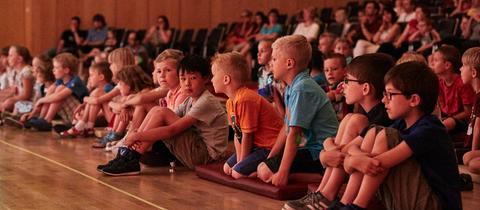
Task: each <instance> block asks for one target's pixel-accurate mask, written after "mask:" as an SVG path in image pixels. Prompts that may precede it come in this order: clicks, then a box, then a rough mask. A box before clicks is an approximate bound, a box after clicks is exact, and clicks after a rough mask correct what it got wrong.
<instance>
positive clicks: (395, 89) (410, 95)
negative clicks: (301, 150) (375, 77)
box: [340, 62, 462, 210]
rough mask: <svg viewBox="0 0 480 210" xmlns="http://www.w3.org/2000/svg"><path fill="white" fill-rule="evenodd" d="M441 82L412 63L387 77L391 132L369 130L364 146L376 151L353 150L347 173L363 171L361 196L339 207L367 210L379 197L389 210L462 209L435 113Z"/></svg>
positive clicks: (446, 144) (453, 160) (447, 143)
mask: <svg viewBox="0 0 480 210" xmlns="http://www.w3.org/2000/svg"><path fill="white" fill-rule="evenodd" d="M438 91H439V87H438V79H437V77H436V76H435V74H434V73H433V72H432V71H431V70H430V68H428V66H427V65H425V64H423V63H419V62H407V63H402V64H400V65H397V66H395V67H393V68H392V69H391V70H390V71H389V72H388V73H387V75H386V76H385V92H384V97H383V100H382V101H383V102H384V104H385V108H387V113H388V117H389V118H391V119H395V120H396V121H395V122H394V123H393V124H392V125H391V126H390V127H388V128H386V127H381V126H377V127H375V128H372V129H370V130H369V131H368V133H367V136H366V138H365V140H364V143H367V144H373V149H372V151H371V152H366V151H363V150H359V149H358V148H355V147H351V148H350V149H349V151H348V153H349V156H347V157H346V158H345V162H344V167H345V170H346V171H347V172H348V173H361V174H363V178H362V179H361V180H358V182H356V183H349V185H350V184H352V185H356V186H358V193H357V194H356V195H355V196H353V197H352V198H350V199H345V200H344V199H343V198H342V203H343V204H347V206H344V207H342V208H340V209H342V210H352V209H366V208H367V206H368V204H369V202H370V200H371V199H372V198H374V197H375V195H377V197H378V198H379V200H381V201H382V203H383V204H384V206H385V207H386V209H432V210H435V209H452V210H459V209H462V200H461V195H460V190H459V187H460V182H459V181H460V176H459V174H458V166H457V161H456V157H455V153H454V151H453V145H452V142H451V141H450V139H449V137H448V134H447V131H446V129H445V127H444V126H443V124H442V122H441V121H440V120H439V119H438V118H437V117H436V116H433V115H431V114H430V113H432V111H433V110H434V108H435V105H436V101H437V96H438Z"/></svg>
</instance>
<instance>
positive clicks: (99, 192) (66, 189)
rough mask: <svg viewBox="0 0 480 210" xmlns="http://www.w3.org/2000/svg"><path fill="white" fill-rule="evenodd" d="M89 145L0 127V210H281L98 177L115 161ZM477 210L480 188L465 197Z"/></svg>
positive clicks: (185, 181) (198, 188) (180, 181)
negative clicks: (101, 169) (99, 168)
mask: <svg viewBox="0 0 480 210" xmlns="http://www.w3.org/2000/svg"><path fill="white" fill-rule="evenodd" d="M92 142H93V139H73V140H59V139H57V138H56V137H55V136H53V135H52V134H51V133H38V132H32V131H22V130H19V129H15V128H11V127H5V126H3V127H0V209H49V210H50V209H249V210H254V209H280V208H281V206H282V205H283V202H282V201H276V200H272V199H270V198H266V197H263V196H259V195H255V194H252V193H248V192H244V191H241V190H236V189H232V188H229V187H225V186H222V185H219V184H216V183H211V182H208V181H205V180H201V179H199V178H198V177H197V176H196V175H195V174H194V172H192V171H188V170H186V169H178V170H177V171H176V172H175V173H173V174H171V173H169V172H168V168H166V167H159V168H150V167H143V168H142V175H141V176H131V177H106V176H103V175H102V174H100V173H98V172H97V171H96V166H97V164H99V163H105V162H107V161H108V160H110V159H111V158H112V157H113V155H112V154H110V153H105V152H103V151H101V150H94V149H92V148H91V147H90V145H91V143H92ZM462 196H463V205H464V209H466V210H468V209H479V207H480V186H479V185H478V184H476V185H475V189H474V191H472V192H467V193H463V194H462Z"/></svg>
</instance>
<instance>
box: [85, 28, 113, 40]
mask: <svg viewBox="0 0 480 210" xmlns="http://www.w3.org/2000/svg"><path fill="white" fill-rule="evenodd" d="M107 34H108V28H107V27H106V26H105V27H103V28H100V29H95V28H91V29H90V30H88V35H87V41H89V42H97V41H102V42H104V41H105V40H107Z"/></svg>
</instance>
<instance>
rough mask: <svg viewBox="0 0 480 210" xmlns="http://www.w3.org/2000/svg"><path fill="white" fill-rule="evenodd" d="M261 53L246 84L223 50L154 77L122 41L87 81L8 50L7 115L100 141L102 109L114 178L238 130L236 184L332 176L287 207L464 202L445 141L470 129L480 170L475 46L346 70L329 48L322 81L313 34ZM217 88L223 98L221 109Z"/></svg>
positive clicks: (163, 65)
mask: <svg viewBox="0 0 480 210" xmlns="http://www.w3.org/2000/svg"><path fill="white" fill-rule="evenodd" d="M259 48H260V49H259V54H258V60H259V62H260V63H261V64H262V65H263V67H262V68H261V70H259V72H258V73H259V81H258V87H254V88H251V87H250V86H251V85H249V83H250V81H249V80H250V79H249V64H248V62H247V60H246V59H245V57H244V56H242V55H241V54H239V53H235V52H232V53H224V54H218V55H216V56H215V57H214V58H213V59H212V62H211V67H210V64H209V63H208V61H207V60H205V59H204V58H202V57H200V56H195V55H187V56H184V55H183V53H182V52H181V51H178V50H173V49H169V50H165V51H163V52H162V53H161V54H160V55H159V56H158V57H157V58H156V59H155V62H154V64H155V71H154V73H153V75H152V76H150V75H147V74H146V73H145V72H144V71H143V70H142V69H141V68H140V67H138V66H136V65H134V64H135V59H134V54H133V52H132V50H131V49H129V48H118V49H116V50H114V51H112V52H111V53H110V54H109V55H108V63H106V62H98V63H95V64H93V65H92V66H91V67H90V69H89V79H88V83H87V85H84V81H82V80H81V79H80V78H79V77H78V76H77V69H78V66H79V61H78V59H77V58H76V57H75V56H73V55H72V54H71V53H61V54H59V55H57V56H55V57H54V58H53V61H50V60H48V57H46V56H37V57H35V58H34V59H33V63H32V64H33V67H30V60H31V57H30V54H29V51H28V49H26V48H25V47H21V46H11V47H10V48H7V49H8V52H7V53H5V52H4V53H2V57H1V62H0V63H1V64H2V65H1V66H0V67H2V68H0V69H1V70H2V71H1V73H2V74H1V75H0V76H1V77H0V81H1V83H0V84H2V86H3V87H5V89H3V90H2V91H1V92H0V94H1V95H0V96H1V98H0V101H2V104H1V105H0V110H1V111H2V115H3V119H2V120H4V121H5V122H6V123H9V124H13V125H17V126H19V127H23V128H29V127H31V128H33V129H35V130H37V131H50V130H52V121H53V120H54V118H55V117H56V115H58V116H60V118H61V119H62V121H63V123H64V124H69V125H71V127H70V128H68V129H63V128H61V127H56V128H55V127H53V129H54V130H55V131H56V133H57V134H58V136H60V137H61V138H74V137H78V136H92V135H93V128H94V124H95V121H96V119H97V118H98V117H99V116H103V117H104V118H106V119H107V121H108V122H110V123H111V126H110V127H111V130H110V132H109V133H108V134H106V135H105V136H103V138H102V139H101V140H100V141H98V142H95V143H94V144H93V147H96V148H104V147H107V148H106V149H108V150H114V151H117V156H116V157H115V158H114V159H113V160H111V161H110V162H108V163H106V164H101V165H98V167H97V169H98V171H99V172H101V173H104V174H106V175H111V176H119V175H134V174H139V173H140V158H141V156H142V154H144V153H146V152H147V151H149V150H151V149H155V150H157V151H161V152H159V154H162V156H165V157H166V156H168V158H173V159H174V160H176V161H178V162H179V163H181V164H183V165H184V166H186V167H188V168H191V169H193V168H194V167H195V166H198V165H203V164H207V163H211V162H214V161H218V160H221V159H223V158H225V157H226V154H225V151H226V148H227V139H228V125H230V126H231V127H232V129H233V130H234V133H235V135H234V145H235V153H234V154H233V155H232V156H230V157H228V159H227V161H226V163H225V165H224V173H226V174H228V175H231V176H232V177H233V178H235V179H238V178H241V177H258V178H259V179H260V180H263V181H264V182H267V183H271V184H273V185H275V186H283V185H286V184H288V177H289V174H291V173H294V172H310V173H321V174H323V179H322V182H321V183H320V185H319V188H318V189H317V190H316V191H315V192H313V193H310V194H308V195H306V197H304V198H302V199H299V200H294V201H289V202H287V203H285V206H284V208H286V209H305V208H313V209H321V208H326V207H328V206H330V207H331V208H333V209H363V208H366V207H367V206H368V204H369V202H370V200H371V199H372V198H373V197H375V192H378V196H380V198H381V200H382V201H384V205H385V207H386V208H387V209H414V208H417V207H418V206H421V208H423V209H461V197H460V187H461V181H462V179H461V178H460V176H459V171H458V167H457V161H456V157H455V154H454V150H453V146H452V141H451V139H450V138H449V136H451V135H454V134H456V133H465V134H467V135H468V138H469V140H470V142H471V144H472V151H471V152H468V153H467V154H465V156H464V163H465V164H466V165H467V167H468V168H469V170H471V171H472V172H474V173H478V172H479V168H480V167H479V160H480V158H479V155H478V154H479V152H478V139H479V136H478V130H479V129H478V126H477V123H476V113H477V112H478V111H477V110H478V97H477V96H476V95H475V93H478V84H479V82H480V81H479V80H478V76H477V71H478V69H479V65H480V58H479V57H478V56H479V55H480V48H478V47H475V48H471V49H469V50H467V51H466V52H465V53H464V54H463V56H462V57H461V54H460V53H459V51H458V50H457V49H455V48H454V47H452V46H448V45H446V46H442V47H440V48H439V49H438V51H436V52H435V53H434V54H433V58H432V59H431V62H430V63H427V62H426V59H425V58H424V57H423V56H422V55H421V54H416V53H413V52H411V53H407V54H405V55H404V56H403V57H402V58H401V59H399V60H398V61H397V64H395V62H394V59H393V58H392V57H391V56H389V55H387V54H382V53H374V54H365V55H361V56H358V57H355V58H353V59H352V60H351V61H350V62H348V64H347V60H346V58H345V57H344V56H342V55H341V54H328V55H325V57H324V58H325V59H324V62H321V63H322V66H324V67H323V68H321V69H323V70H324V72H322V73H323V76H322V74H319V73H318V70H317V72H316V76H315V78H322V77H323V79H318V80H317V81H319V82H317V81H316V80H315V79H314V78H313V77H312V76H311V74H315V72H314V71H308V70H307V69H308V66H309V64H311V63H312V62H313V61H314V60H316V61H317V62H318V61H319V60H321V61H323V57H321V56H318V57H312V56H311V55H312V48H311V45H310V44H309V42H308V40H307V38H305V37H304V36H301V35H291V36H285V37H282V38H279V39H277V40H276V41H274V42H272V41H262V42H261V43H260V45H259ZM5 54H7V55H5ZM313 55H314V56H315V54H313ZM317 55H318V54H317ZM311 61H312V62H311ZM429 66H430V67H429ZM460 67H461V68H460ZM312 68H313V67H312ZM459 70H461V75H459ZM112 83H114V84H116V85H115V86H114V85H113V84H112ZM210 84H212V85H213V86H211V85H210ZM212 87H213V89H212ZM322 87H323V88H322ZM257 89H258V91H257ZM212 92H216V93H223V94H225V95H226V97H228V100H227V102H226V110H225V109H224V107H223V106H222V104H221V103H220V101H219V100H218V99H217V98H216V97H215V96H214V95H213V94H212ZM477 95H478V94H477ZM351 105H356V109H355V108H354V109H353V111H352V109H351V108H350V107H349V106H351ZM8 112H12V113H11V114H7V113H8ZM347 176H348V177H350V178H349V180H348V183H347V187H346V190H345V193H344V194H343V196H342V197H338V198H337V196H338V191H339V189H340V187H341V185H342V184H343V183H344V180H345V177H347ZM405 186H407V187H405ZM405 196H406V197H405Z"/></svg>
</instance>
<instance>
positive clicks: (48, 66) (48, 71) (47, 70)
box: [35, 54, 55, 82]
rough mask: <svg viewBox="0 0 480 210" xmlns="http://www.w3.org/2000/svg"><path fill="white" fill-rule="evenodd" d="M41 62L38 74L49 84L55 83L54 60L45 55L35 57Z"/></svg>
mask: <svg viewBox="0 0 480 210" xmlns="http://www.w3.org/2000/svg"><path fill="white" fill-rule="evenodd" d="M35 58H36V59H38V60H39V61H40V66H38V71H37V73H38V74H41V75H42V77H43V79H44V80H45V81H48V82H53V81H55V76H54V75H53V65H52V59H50V57H48V56H47V55H45V54H41V55H39V56H36V57H35Z"/></svg>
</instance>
